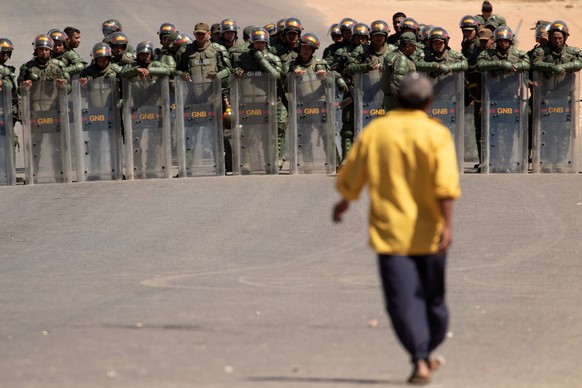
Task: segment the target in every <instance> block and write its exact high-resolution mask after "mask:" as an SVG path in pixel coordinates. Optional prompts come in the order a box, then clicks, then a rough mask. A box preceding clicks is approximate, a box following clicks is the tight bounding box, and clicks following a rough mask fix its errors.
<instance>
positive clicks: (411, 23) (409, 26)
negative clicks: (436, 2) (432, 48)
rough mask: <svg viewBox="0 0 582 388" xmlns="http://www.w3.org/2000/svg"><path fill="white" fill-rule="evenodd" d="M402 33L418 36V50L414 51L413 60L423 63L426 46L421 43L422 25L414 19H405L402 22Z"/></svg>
mask: <svg viewBox="0 0 582 388" xmlns="http://www.w3.org/2000/svg"><path fill="white" fill-rule="evenodd" d="M400 32H401V33H402V34H403V33H405V32H412V33H413V34H414V35H415V36H416V50H414V54H413V55H412V59H413V60H415V61H421V60H422V59H423V56H424V51H423V50H424V44H423V43H422V42H419V40H420V39H421V34H420V24H418V23H417V22H416V20H414V19H413V18H404V19H402V21H401V22H400Z"/></svg>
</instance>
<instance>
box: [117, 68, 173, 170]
mask: <svg viewBox="0 0 582 388" xmlns="http://www.w3.org/2000/svg"><path fill="white" fill-rule="evenodd" d="M122 90H123V100H124V116H123V122H124V129H125V175H126V178H127V179H144V178H170V177H171V174H172V171H171V168H172V155H171V153H172V151H171V134H170V89H169V85H168V78H167V77H147V78H145V79H139V78H131V79H124V80H123V89H122Z"/></svg>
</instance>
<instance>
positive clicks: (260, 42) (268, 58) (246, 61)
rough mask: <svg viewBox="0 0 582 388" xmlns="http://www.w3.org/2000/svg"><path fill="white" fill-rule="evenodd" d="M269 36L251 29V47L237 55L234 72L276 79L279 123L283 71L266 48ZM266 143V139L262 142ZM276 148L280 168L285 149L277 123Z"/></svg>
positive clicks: (283, 139) (260, 29)
mask: <svg viewBox="0 0 582 388" xmlns="http://www.w3.org/2000/svg"><path fill="white" fill-rule="evenodd" d="M269 38H270V37H269V32H268V31H267V30H265V29H264V28H256V29H255V30H253V32H252V33H251V35H250V38H249V40H250V44H251V47H250V49H249V50H247V51H244V52H242V53H241V55H240V56H239V57H237V59H236V62H235V63H234V73H235V74H236V75H237V76H238V77H242V76H243V74H244V73H245V72H264V73H267V74H270V75H271V76H272V77H273V78H275V79H276V80H277V84H278V85H279V87H278V88H277V116H278V117H277V122H278V123H279V122H280V121H281V118H280V117H279V116H280V112H282V111H283V110H284V107H283V106H282V105H283V101H282V99H281V94H280V90H282V89H281V86H282V83H283V79H284V77H285V73H284V72H283V66H282V64H281V59H280V58H279V57H278V56H276V55H274V54H272V53H270V52H269V50H267V45H268V43H269ZM286 113H287V111H286V110H285V116H286ZM285 120H286V117H285ZM265 135H267V134H265ZM267 143H268V142H267V141H265V142H264V144H267ZM277 148H278V156H279V168H281V167H282V164H283V153H284V151H285V132H283V128H281V126H279V125H277ZM265 154H268V152H267V151H265ZM246 156H248V155H246ZM270 172H271V171H270V170H269V168H267V173H270ZM242 173H243V174H246V173H248V172H245V171H242Z"/></svg>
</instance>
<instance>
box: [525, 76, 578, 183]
mask: <svg viewBox="0 0 582 388" xmlns="http://www.w3.org/2000/svg"><path fill="white" fill-rule="evenodd" d="M534 81H535V82H536V83H537V86H536V87H534V88H533V106H532V135H533V139H532V171H533V172H535V173H538V172H546V173H547V172H558V173H560V172H561V173H576V172H578V168H577V160H576V159H577V151H578V149H577V148H578V147H577V127H578V104H577V101H578V74H577V73H566V74H565V75H563V76H552V77H550V78H546V77H545V76H544V74H543V73H541V72H534Z"/></svg>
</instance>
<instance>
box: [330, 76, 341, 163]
mask: <svg viewBox="0 0 582 388" xmlns="http://www.w3.org/2000/svg"><path fill="white" fill-rule="evenodd" d="M333 98H334V100H333V111H334V114H333V116H332V117H333V128H334V132H335V135H334V143H335V159H336V165H337V163H338V161H341V156H340V155H341V152H342V137H341V134H340V131H341V129H342V108H341V107H342V101H343V99H344V93H343V92H342V91H341V90H340V89H339V88H338V87H337V85H336V86H335V89H334V96H333Z"/></svg>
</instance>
